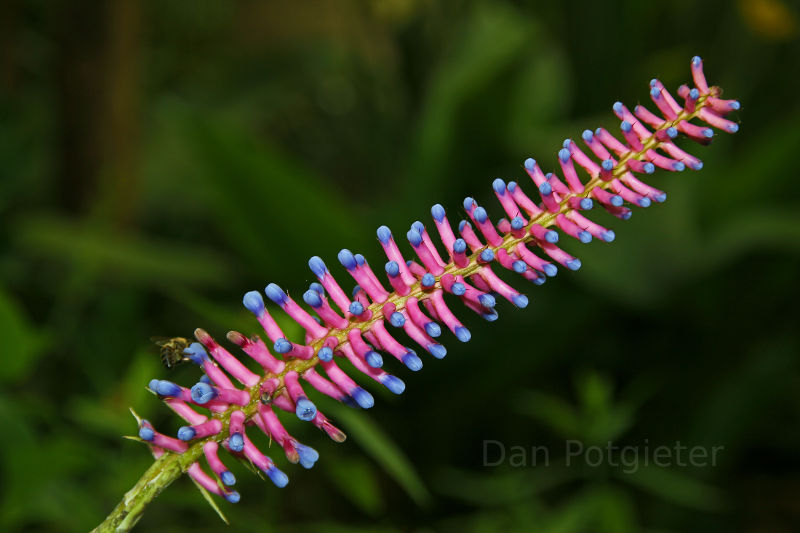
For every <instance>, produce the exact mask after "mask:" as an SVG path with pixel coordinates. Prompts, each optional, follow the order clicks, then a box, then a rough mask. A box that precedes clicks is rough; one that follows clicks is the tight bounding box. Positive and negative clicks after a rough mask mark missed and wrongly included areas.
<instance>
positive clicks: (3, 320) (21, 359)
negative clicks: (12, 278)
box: [0, 287, 46, 383]
mask: <svg viewBox="0 0 800 533" xmlns="http://www.w3.org/2000/svg"><path fill="white" fill-rule="evenodd" d="M0 339H3V364H2V365H0V383H8V382H12V381H16V380H18V379H21V378H22V377H24V376H26V375H27V373H28V371H29V370H31V369H32V368H33V365H34V364H35V363H36V360H37V359H38V358H39V357H40V356H41V355H43V354H44V348H45V346H46V340H45V338H44V337H43V336H42V334H41V333H39V332H38V331H36V330H35V329H34V328H33V326H31V325H30V324H29V323H28V319H27V317H26V316H25V315H24V314H23V311H22V309H20V307H19V306H18V305H17V303H16V302H14V301H13V300H12V298H11V296H10V295H9V294H7V293H6V292H5V291H4V290H3V288H2V287H0Z"/></svg>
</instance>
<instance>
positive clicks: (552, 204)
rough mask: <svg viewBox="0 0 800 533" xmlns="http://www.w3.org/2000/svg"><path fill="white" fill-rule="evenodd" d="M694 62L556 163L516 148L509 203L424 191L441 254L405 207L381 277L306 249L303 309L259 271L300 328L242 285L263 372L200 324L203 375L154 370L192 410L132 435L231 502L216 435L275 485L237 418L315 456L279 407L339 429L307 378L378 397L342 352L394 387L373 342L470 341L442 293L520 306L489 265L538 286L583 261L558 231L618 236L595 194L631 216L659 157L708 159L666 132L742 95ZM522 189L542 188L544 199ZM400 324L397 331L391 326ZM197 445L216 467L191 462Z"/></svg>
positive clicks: (719, 110) (394, 348)
mask: <svg viewBox="0 0 800 533" xmlns="http://www.w3.org/2000/svg"><path fill="white" fill-rule="evenodd" d="M691 71H692V77H693V81H694V87H689V86H686V85H683V86H681V87H680V88H679V89H678V91H677V98H676V97H675V96H673V95H672V94H670V93H669V91H668V90H667V89H666V88H665V87H664V85H663V84H662V83H661V82H660V81H658V80H652V81H651V82H650V98H651V99H652V101H653V103H654V105H655V108H656V110H657V111H656V112H654V111H650V110H648V109H646V108H645V107H643V106H636V107H635V108H634V110H633V112H631V111H630V110H629V109H628V108H627V107H625V106H624V105H623V104H622V103H620V102H617V103H615V104H614V105H613V111H614V113H615V115H616V116H617V117H618V118H619V119H620V126H619V129H618V130H615V131H617V135H615V134H613V133H611V132H609V131H607V130H605V129H603V128H599V129H597V130H595V131H594V132H593V131H590V130H586V131H584V132H583V134H582V135H581V140H582V141H583V145H585V147H584V148H582V147H580V146H578V143H576V142H574V141H572V140H571V139H567V140H566V141H565V142H564V143H563V147H562V148H561V149H560V150H559V152H558V166H559V169H558V172H559V173H560V175H557V174H556V173H547V172H545V171H543V170H542V168H541V167H540V166H539V164H538V163H537V162H536V161H535V160H533V159H527V160H526V161H525V162H524V164H523V169H524V171H525V173H526V174H527V176H528V178H529V179H530V183H527V184H523V183H521V182H514V181H511V182H508V183H506V182H505V181H503V180H502V179H496V180H494V182H493V184H492V188H493V190H494V193H495V196H496V197H497V199H498V200H499V202H500V204H501V206H502V208H503V212H504V213H505V215H506V217H507V218H503V219H500V220H492V219H491V218H490V217H489V215H488V213H487V211H486V209H485V208H483V207H481V206H480V205H479V204H478V203H477V202H476V201H475V200H474V199H473V198H471V197H468V198H466V199H465V200H464V202H463V206H464V209H465V211H466V218H465V219H464V220H461V221H460V223H459V224H457V225H455V226H453V225H451V223H450V221H449V220H448V218H447V216H446V214H445V210H444V208H443V207H442V206H441V205H439V204H436V205H434V206H433V208H432V209H431V215H432V216H433V224H432V225H430V226H429V228H430V229H431V231H433V230H434V228H435V232H436V233H437V234H438V237H439V240H440V244H441V245H442V246H443V249H444V251H445V252H446V253H445V255H444V256H443V255H441V254H440V250H441V249H442V248H441V247H439V248H437V245H436V244H435V243H434V239H433V236H432V234H431V233H429V231H428V228H426V226H425V225H424V224H423V223H422V222H419V221H417V222H414V223H413V224H412V225H411V227H410V229H408V230H407V231H406V232H405V235H406V237H407V239H408V242H409V244H410V252H413V254H414V258H412V256H411V255H410V254H409V255H406V256H404V255H403V253H404V252H403V251H401V248H400V246H398V242H396V241H395V238H394V237H393V235H392V232H391V230H390V229H389V228H387V227H386V226H381V227H380V228H378V232H377V238H378V241H379V244H380V245H381V247H382V248H383V250H384V252H385V255H386V259H387V262H386V263H385V266H384V268H383V270H384V271H385V273H386V278H385V280H383V281H382V280H381V279H379V277H378V276H377V275H376V271H375V270H373V269H372V268H371V267H370V265H369V264H368V263H367V260H366V259H365V258H364V256H362V255H361V254H354V253H352V252H351V251H350V250H346V249H345V250H342V251H341V252H340V253H339V254H338V260H339V262H340V263H341V265H342V266H343V267H344V268H345V270H346V271H347V273H348V274H349V275H350V276H351V277H352V278H353V280H354V281H355V283H357V285H356V286H355V288H354V289H353V291H352V292H350V293H348V292H346V291H345V289H343V288H342V285H340V283H341V282H342V281H343V280H342V278H340V279H339V280H338V281H337V279H335V278H334V276H333V274H332V273H331V272H330V271H329V270H328V267H327V266H326V265H325V263H324V262H323V261H322V259H320V258H319V257H312V258H311V259H310V260H309V262H308V265H309V267H310V269H311V271H312V272H313V274H314V275H315V276H316V277H317V279H318V281H319V282H318V283H312V284H311V286H310V287H309V289H308V290H307V291H306V292H305V293H303V296H302V300H303V303H305V304H306V305H307V306H308V308H304V307H302V306H301V305H300V304H299V303H297V302H296V301H295V300H294V299H292V298H291V297H290V296H289V294H287V293H286V292H285V291H284V290H283V289H281V288H280V287H279V286H278V285H276V284H274V283H270V284H269V285H267V287H266V289H265V290H264V294H265V295H266V296H267V298H268V299H269V300H270V301H271V302H273V303H274V304H275V305H276V306H277V307H279V308H280V310H281V311H283V312H284V313H286V314H287V315H288V316H289V317H290V318H291V319H293V320H294V321H295V322H297V324H299V325H300V326H301V327H302V329H303V330H304V333H305V335H304V339H303V342H299V341H297V340H295V341H291V340H289V339H287V338H286V336H285V335H284V333H283V331H282V330H281V328H280V327H279V326H278V324H277V322H276V321H275V320H274V319H273V318H272V315H271V314H270V311H269V310H267V308H266V305H265V302H264V298H263V296H262V293H261V292H258V291H250V292H248V293H247V294H245V296H244V299H243V303H244V306H245V307H246V308H247V309H248V310H249V311H250V312H252V313H253V314H254V315H255V316H256V318H257V320H258V322H259V323H260V324H261V326H262V327H263V329H264V334H265V335H266V337H267V338H268V339H269V341H270V342H269V343H265V342H264V341H263V340H262V339H261V338H260V337H258V336H253V337H251V338H247V337H245V336H244V335H242V334H241V333H237V332H229V333H228V335H227V338H228V339H229V340H230V341H231V342H232V343H233V344H235V345H237V346H239V347H240V348H241V349H242V351H243V352H244V353H245V354H246V355H247V356H249V357H250V358H252V359H253V360H254V361H255V362H256V363H258V365H259V366H260V367H261V370H262V371H259V372H253V371H252V370H250V369H249V368H248V367H247V366H245V365H244V364H243V363H242V362H241V361H240V359H239V356H236V355H234V354H232V353H231V352H229V351H228V350H227V349H226V348H224V347H223V346H221V345H220V344H218V343H217V341H215V340H214V338H213V337H212V336H211V335H210V334H208V333H207V332H206V331H205V330H202V329H197V330H196V331H195V337H196V338H197V340H198V341H199V342H197V343H194V344H192V345H191V346H190V347H189V348H188V349H187V350H186V355H187V357H188V358H189V359H190V360H192V361H193V362H195V363H196V364H198V365H199V366H200V367H201V368H202V370H203V372H204V375H203V376H202V377H201V378H200V380H199V381H198V382H197V383H196V384H194V385H193V386H191V387H182V386H179V385H177V384H175V383H172V382H169V381H162V380H157V379H154V380H152V381H151V382H150V384H149V388H150V390H151V391H152V392H153V393H155V394H156V395H158V396H159V397H160V398H162V399H164V401H165V402H166V403H167V404H168V405H169V407H170V408H172V409H173V410H174V411H175V412H176V413H177V414H178V415H179V416H180V417H181V418H183V419H184V420H186V422H188V424H189V425H186V426H183V427H181V428H180V429H179V430H178V432H177V437H178V438H177V439H176V438H173V437H169V436H166V435H163V434H161V433H158V432H157V431H155V429H153V426H152V425H151V424H150V423H149V422H148V421H146V420H140V421H139V438H140V440H142V441H144V442H146V443H147V444H148V445H149V446H150V447H151V449H152V451H153V453H154V455H155V456H156V457H160V456H162V455H164V454H165V453H174V454H186V455H184V456H182V458H187V462H186V463H184V464H190V466H189V467H188V468H187V470H186V471H187V472H188V474H189V475H190V476H191V477H192V479H193V480H194V481H195V482H196V483H197V484H198V485H199V486H201V487H203V488H204V489H206V490H208V491H209V492H212V493H214V494H217V495H220V496H222V497H224V498H226V499H227V500H228V501H230V502H236V501H238V499H239V494H238V493H236V492H234V491H231V490H229V489H227V487H228V486H230V485H232V484H233V483H234V482H235V478H234V477H233V474H231V472H230V471H229V470H228V468H227V467H226V466H225V464H224V463H223V462H222V460H221V459H220V458H219V456H218V452H219V449H220V448H224V449H225V450H227V451H228V453H230V454H231V455H232V456H233V457H234V458H237V459H240V460H245V461H248V462H250V463H252V465H254V466H255V467H256V468H258V469H259V470H261V471H263V472H264V473H266V474H267V476H268V477H269V478H270V479H271V480H272V482H273V483H274V484H275V485H276V486H278V487H283V486H285V485H286V484H287V483H288V477H287V476H286V475H285V474H284V473H283V472H281V471H280V470H278V469H277V467H276V466H275V464H274V463H273V461H272V460H271V459H270V458H269V457H267V456H266V455H264V454H263V453H262V451H261V450H259V449H258V447H257V446H256V445H255V444H253V442H252V441H251V440H250V439H249V438H248V436H247V432H248V431H253V430H254V428H255V430H258V431H262V432H263V433H265V434H266V435H267V436H268V437H269V438H270V440H271V441H272V442H275V443H276V444H277V445H278V446H280V448H281V449H283V451H284V453H285V454H286V456H287V458H288V459H289V461H290V462H292V463H300V464H301V465H302V466H304V467H306V468H311V467H312V466H313V465H314V463H315V462H316V461H317V459H318V458H319V454H318V453H317V452H316V451H315V450H314V449H313V448H311V447H309V446H307V445H305V444H301V443H300V442H298V441H297V440H296V439H295V438H294V437H292V436H291V435H290V434H289V432H288V431H287V430H286V429H285V428H284V426H283V424H282V422H281V417H282V416H285V415H284V414H283V413H287V412H288V413H293V414H294V415H295V416H297V417H298V418H299V419H300V420H303V421H306V422H311V423H312V424H313V425H314V426H316V427H317V428H319V429H320V430H322V431H324V432H325V433H326V434H327V435H328V436H329V437H330V438H331V439H333V440H334V441H336V442H342V441H343V440H344V439H345V435H344V433H342V432H341V431H340V430H339V429H337V428H336V427H335V426H333V424H331V422H330V420H328V418H327V417H325V415H324V414H322V413H321V412H320V411H319V410H318V409H317V407H316V406H315V404H314V403H313V396H311V395H309V394H308V392H313V391H311V389H314V391H316V392H318V393H321V394H323V395H326V396H329V397H331V398H334V399H336V400H339V401H341V402H344V403H346V404H348V405H350V406H352V407H355V408H362V409H368V408H370V407H372V405H373V404H374V398H373V396H372V395H371V394H370V393H369V392H368V391H366V390H365V389H364V388H362V387H361V386H360V385H359V384H358V382H357V381H356V380H355V379H354V377H353V376H350V375H348V373H347V372H345V371H344V370H343V369H342V368H341V367H340V366H339V365H338V364H337V360H342V359H346V360H348V361H349V362H350V363H352V365H353V366H354V367H355V369H356V371H357V372H358V373H360V374H364V375H365V376H366V377H369V378H371V379H373V380H375V381H376V382H377V383H379V384H381V385H383V386H384V387H386V388H387V389H388V390H389V391H391V392H393V393H395V394H400V393H402V392H403V390H404V389H405V383H403V381H402V380H401V379H400V378H398V377H396V376H394V375H392V374H391V373H389V372H387V371H386V370H385V369H384V357H383V355H388V356H391V357H387V358H386V359H387V361H389V363H388V364H387V365H386V366H387V367H388V366H390V365H395V364H396V363H395V362H394V361H391V359H397V360H398V361H399V362H401V363H403V364H404V365H405V366H406V367H407V368H408V369H410V370H412V371H417V370H420V369H421V368H422V366H423V358H420V357H419V356H418V355H417V353H416V352H415V351H414V349H413V344H412V343H414V344H417V345H419V347H420V348H421V349H422V350H424V351H427V352H428V353H430V354H431V355H432V356H433V357H434V358H436V359H441V358H443V357H444V356H445V355H446V354H447V350H446V348H445V346H444V342H440V341H439V340H438V339H439V338H440V337H445V338H447V337H449V336H452V337H453V338H455V339H457V340H459V341H461V342H467V341H469V340H470V338H471V336H472V334H471V333H470V331H469V330H467V328H466V327H464V325H463V324H462V322H461V321H460V320H459V318H458V317H457V315H456V313H454V311H453V309H452V305H453V302H455V301H457V300H460V302H461V303H462V304H463V305H464V306H465V307H466V308H467V309H470V310H472V311H474V312H476V313H477V314H478V315H479V316H481V317H483V318H484V319H486V320H488V321H493V320H496V319H497V317H498V312H497V310H496V309H495V307H496V305H497V297H498V296H499V297H502V298H503V299H505V300H507V301H509V302H510V303H511V304H513V305H514V306H515V307H517V308H524V307H526V306H527V305H528V297H527V296H526V295H525V294H522V293H520V292H519V291H518V290H517V289H515V288H514V287H512V286H511V285H509V284H507V283H506V282H504V281H503V280H501V279H500V277H498V276H497V274H496V273H495V268H496V266H495V265H499V266H500V267H502V268H503V269H507V270H509V271H512V272H515V273H518V274H520V275H521V276H522V277H523V279H525V280H528V281H530V282H531V283H533V284H534V285H541V284H542V283H544V281H545V280H546V279H547V277H552V276H555V274H556V272H557V270H558V267H557V266H556V265H561V266H563V267H565V268H567V269H568V270H573V271H574V270H578V269H579V268H580V267H581V261H580V259H578V258H577V257H574V256H572V255H571V254H569V253H567V252H566V251H564V250H563V249H562V248H561V247H560V246H559V241H560V239H561V238H562V237H567V238H573V239H576V240H578V241H580V242H582V243H589V242H591V241H592V240H594V239H597V240H599V241H601V242H606V243H608V242H612V241H613V240H614V238H615V235H614V231H613V230H611V229H608V228H606V227H604V226H601V225H599V224H597V223H595V222H593V221H592V220H590V218H589V217H588V215H587V213H588V212H589V211H590V210H591V209H592V208H593V207H594V206H595V205H598V206H599V207H600V208H602V209H605V210H606V211H608V212H609V213H611V214H612V215H614V216H616V217H618V218H620V219H622V220H627V219H628V218H630V216H631V209H630V208H629V207H628V206H634V207H648V206H650V205H651V204H653V203H662V202H664V201H665V200H666V193H664V192H663V191H661V190H659V189H656V188H654V187H652V186H650V185H648V184H646V183H644V182H643V181H642V179H643V178H644V177H645V176H647V175H649V174H652V173H653V172H654V171H655V170H656V169H657V168H661V169H664V170H668V171H671V172H681V171H683V170H685V169H690V170H700V169H701V168H702V167H703V163H702V162H701V161H700V160H699V159H697V158H696V157H694V156H692V155H690V154H688V153H686V152H685V151H684V150H683V149H681V148H679V147H678V146H677V145H676V144H675V139H676V137H677V136H678V135H679V134H680V133H683V134H684V135H685V136H686V137H688V138H689V139H691V140H694V141H698V142H700V143H703V144H707V143H708V142H709V141H710V140H711V139H712V138H713V136H714V129H712V128H716V129H719V130H722V131H725V132H728V133H734V132H736V131H737V130H738V124H737V123H736V122H733V121H731V120H729V119H727V118H724V116H723V115H725V114H727V113H729V112H731V111H735V110H738V109H739V107H740V106H739V102H737V101H735V100H723V99H722V98H720V95H721V90H720V89H719V88H718V87H713V86H709V85H708V83H707V82H706V79H705V76H704V74H703V68H702V61H701V60H700V58H699V57H695V58H693V59H692V61H691ZM693 121H694V122H698V121H699V122H702V123H704V124H697V123H694V122H693ZM523 189H528V191H530V190H534V191H535V192H537V193H538V195H539V201H538V202H537V201H535V200H534V199H533V197H532V196H530V194H531V193H530V192H525V191H524V190H523ZM626 203H627V204H628V205H625V204H626ZM403 234H404V233H402V232H401V233H400V234H399V235H403ZM375 264H376V265H378V264H379V263H375ZM377 271H378V272H380V271H381V269H380V268H379V267H378V268H377ZM387 287H388V289H387ZM390 291H391V292H390ZM348 294H350V296H348ZM445 295H446V297H445ZM273 312H274V311H273ZM401 335H405V336H406V337H407V338H406V339H401V338H400V336H401ZM270 349H272V352H271V351H270ZM273 352H274V353H273ZM420 353H421V352H420ZM382 354H383V355H382ZM198 410H199V411H198ZM200 411H202V412H200ZM201 456H204V457H205V459H206V463H207V464H208V466H209V468H210V469H211V471H212V472H213V474H214V475H213V476H212V475H210V474H208V473H206V472H205V471H204V470H203V469H202V468H201V466H200V464H199V463H198V462H197V461H198V460H199V459H200V457H201Z"/></svg>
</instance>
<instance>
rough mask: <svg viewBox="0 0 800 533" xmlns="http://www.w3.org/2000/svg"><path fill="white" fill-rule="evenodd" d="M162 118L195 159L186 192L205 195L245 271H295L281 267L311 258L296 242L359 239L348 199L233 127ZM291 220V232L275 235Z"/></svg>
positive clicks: (177, 112)
mask: <svg viewBox="0 0 800 533" xmlns="http://www.w3.org/2000/svg"><path fill="white" fill-rule="evenodd" d="M165 105H166V104H165ZM165 112H166V113H170V114H171V115H172V120H173V121H174V122H176V123H177V124H179V125H180V128H179V130H178V131H179V132H180V134H181V135H182V136H183V140H184V142H185V143H187V149H188V150H189V152H190V153H191V154H193V159H194V160H193V162H192V163H193V164H192V167H191V170H192V171H194V172H195V173H196V175H194V176H192V177H191V186H192V187H194V188H195V189H200V188H202V189H203V190H202V192H203V194H204V196H205V198H206V200H207V202H208V204H209V207H210V208H211V209H212V210H213V211H214V212H215V222H216V224H217V225H218V227H219V229H220V230H222V231H224V232H225V234H226V236H227V238H228V240H229V241H230V242H231V243H232V244H233V245H234V246H235V247H236V250H237V252H238V253H239V254H240V255H241V256H244V257H246V258H247V259H248V260H249V262H250V264H251V265H254V266H257V267H258V268H260V269H263V270H264V271H265V272H273V273H274V272H283V273H284V274H287V273H292V272H294V269H295V268H296V267H295V266H292V267H289V266H288V265H285V264H284V263H285V262H284V258H288V257H302V256H307V255H311V254H312V253H313V252H312V250H309V249H308V245H307V241H306V239H305V238H298V236H306V237H318V236H324V237H325V239H326V241H333V242H337V243H344V242H346V241H349V242H352V239H353V236H356V238H358V235H359V234H360V233H361V232H360V231H357V228H358V225H357V221H356V219H355V218H354V216H353V211H352V210H351V209H349V208H348V206H349V203H348V202H347V199H346V198H345V197H343V196H342V195H341V194H340V193H339V191H337V190H336V189H334V188H332V187H331V186H329V185H328V183H327V182H325V181H323V180H322V179H320V178H319V177H318V176H316V175H315V174H313V173H312V172H311V171H310V170H309V169H307V168H305V167H304V166H303V165H302V164H300V163H298V162H295V161H292V160H291V159H290V158H289V157H287V156H285V155H283V154H281V153H280V152H279V151H278V150H277V149H276V148H274V147H271V146H269V145H267V144H266V143H264V142H263V140H261V139H259V138H258V137H256V136H254V135H253V134H251V133H250V132H248V131H247V130H246V129H245V128H244V127H243V126H242V125H239V124H236V123H235V122H233V121H229V120H224V119H221V118H213V117H209V116H208V115H205V116H203V115H200V114H197V113H196V112H195V111H193V110H190V109H185V108H183V107H181V106H176V105H172V106H171V107H167V108H166V109H165ZM195 192H200V191H195ZM298 209H300V211H298ZM300 213H301V216H298V214H300ZM289 221H291V224H290V225H291V227H292V228H293V231H292V232H284V231H277V230H276V229H275V228H285V227H286V226H287V224H289ZM310 277H311V274H309V278H310Z"/></svg>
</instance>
